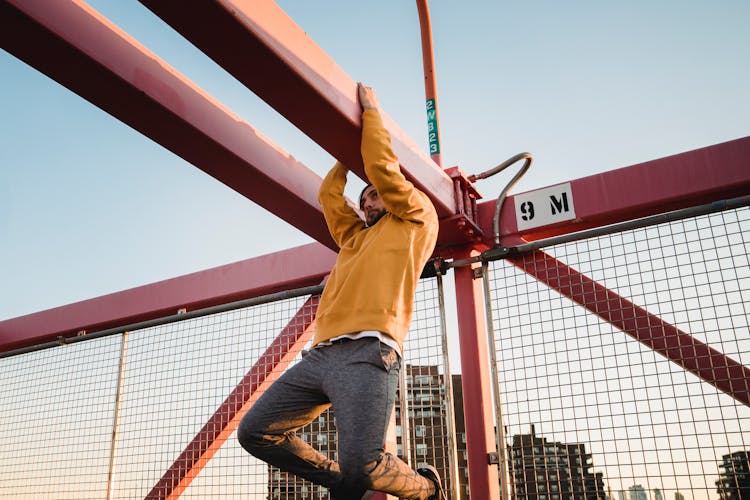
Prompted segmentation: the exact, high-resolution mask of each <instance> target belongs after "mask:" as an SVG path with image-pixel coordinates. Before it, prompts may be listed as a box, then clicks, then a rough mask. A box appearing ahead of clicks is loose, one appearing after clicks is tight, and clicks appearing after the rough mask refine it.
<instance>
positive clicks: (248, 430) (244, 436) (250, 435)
mask: <svg viewBox="0 0 750 500" xmlns="http://www.w3.org/2000/svg"><path fill="white" fill-rule="evenodd" d="M249 417H250V418H249ZM237 440H238V441H239V442H240V445H241V446H242V447H243V448H244V449H245V451H247V452H248V453H250V454H251V455H254V456H257V455H258V454H259V453H260V450H261V449H263V448H267V447H269V446H272V445H273V443H272V442H271V440H270V439H269V438H268V436H266V435H265V434H264V433H263V430H262V429H261V428H260V426H258V425H256V423H255V421H254V420H253V419H252V417H251V416H250V414H247V415H245V418H243V419H242V420H241V421H240V425H239V427H238V428H237Z"/></svg>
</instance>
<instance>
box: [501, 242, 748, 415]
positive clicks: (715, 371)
mask: <svg viewBox="0 0 750 500" xmlns="http://www.w3.org/2000/svg"><path fill="white" fill-rule="evenodd" d="M510 262H512V263H513V264H514V265H516V266H518V267H519V268H521V269H523V270H524V271H526V272H527V273H529V274H530V275H531V276H534V277H535V278H536V279H538V280H539V281H541V282H542V283H545V284H547V285H548V286H549V287H551V288H552V289H553V290H557V291H558V292H560V293H561V294H563V295H565V296H566V297H568V298H570V299H572V300H574V301H575V302H577V303H578V304H580V305H582V306H583V307H585V308H586V309H588V310H589V311H591V312H592V313H594V314H596V315H597V316H599V317H600V318H602V319H604V320H605V321H608V322H609V323H612V324H613V325H614V326H616V327H617V328H619V329H621V330H622V331H624V332H625V333H627V334H628V335H630V336H631V337H633V338H634V339H636V340H638V341H639V342H641V343H642V344H643V345H645V346H647V347H650V348H651V349H653V350H655V351H656V352H658V353H659V354H661V355H662V356H664V357H666V358H667V359H669V360H670V361H672V362H674V363H676V364H677V365H679V366H681V367H682V368H684V369H685V370H687V371H689V372H690V373H692V374H694V375H696V376H698V377H699V378H701V379H702V380H703V381H704V382H707V383H709V384H711V385H713V386H714V387H716V388H717V389H719V390H720V391H722V392H724V393H726V394H728V395H730V396H731V397H733V398H734V399H736V400H737V401H739V402H740V403H742V404H744V405H745V406H750V368H748V367H746V366H744V365H742V364H740V363H738V362H737V361H735V360H733V359H732V358H730V357H728V356H725V355H724V354H723V353H721V352H719V351H717V350H715V349H713V348H711V347H709V346H707V345H706V344H704V343H703V342H701V341H699V340H697V339H695V338H694V337H693V336H692V335H690V334H689V333H686V332H683V331H682V330H680V329H678V328H676V327H675V326H673V325H671V324H669V323H667V322H666V321H664V320H662V319H661V318H659V317H658V316H656V315H654V314H651V313H650V312H648V311H646V310H645V309H643V308H642V307H639V306H637V305H635V304H633V303H632V302H630V301H629V300H627V299H626V298H624V297H622V296H620V295H618V294H616V293H615V292H613V291H611V290H608V289H607V288H605V287H603V286H602V285H600V284H599V283H597V282H596V281H594V280H592V279H591V278H589V277H588V276H586V275H584V274H581V273H580V272H578V271H577V270H575V269H573V268H571V267H569V266H567V265H565V264H563V263H562V262H560V261H559V260H557V259H555V258H554V257H552V256H550V255H548V254H546V253H544V252H542V251H540V250H536V251H534V252H533V253H531V254H529V255H526V256H523V257H517V258H513V259H510Z"/></svg>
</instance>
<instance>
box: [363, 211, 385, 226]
mask: <svg viewBox="0 0 750 500" xmlns="http://www.w3.org/2000/svg"><path fill="white" fill-rule="evenodd" d="M385 214H386V209H385V208H384V209H382V210H380V211H379V212H377V213H376V214H374V215H373V216H372V217H370V215H368V216H367V227H372V226H374V225H375V224H377V222H378V221H379V220H380V219H382V218H383V216H384V215H385ZM370 219H372V220H370Z"/></svg>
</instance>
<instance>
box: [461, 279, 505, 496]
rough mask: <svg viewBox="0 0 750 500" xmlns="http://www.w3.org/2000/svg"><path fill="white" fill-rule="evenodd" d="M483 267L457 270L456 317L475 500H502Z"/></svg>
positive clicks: (468, 454)
mask: <svg viewBox="0 0 750 500" xmlns="http://www.w3.org/2000/svg"><path fill="white" fill-rule="evenodd" d="M481 269H482V268H481V266H479V265H478V264H473V265H467V266H463V267H457V268H454V272H455V277H454V278H455V287H456V314H457V318H458V335H459V340H460V344H461V373H462V381H463V396H464V418H465V421H466V452H467V459H468V466H469V490H470V491H471V497H472V498H487V499H494V498H500V488H499V480H498V468H497V463H490V462H493V461H494V460H490V454H491V453H492V456H496V455H495V451H496V450H495V426H494V407H493V404H492V387H491V384H490V366H489V358H488V352H487V330H486V321H487V319H486V313H485V306H484V298H483V295H482V294H483V283H482V279H481V274H482V273H481Z"/></svg>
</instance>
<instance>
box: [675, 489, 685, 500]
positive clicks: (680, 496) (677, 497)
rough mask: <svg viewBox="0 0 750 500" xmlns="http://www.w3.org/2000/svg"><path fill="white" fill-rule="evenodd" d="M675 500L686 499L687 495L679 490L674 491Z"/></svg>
mask: <svg viewBox="0 0 750 500" xmlns="http://www.w3.org/2000/svg"><path fill="white" fill-rule="evenodd" d="M674 500H685V495H683V494H682V493H680V492H679V491H675V492H674Z"/></svg>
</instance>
